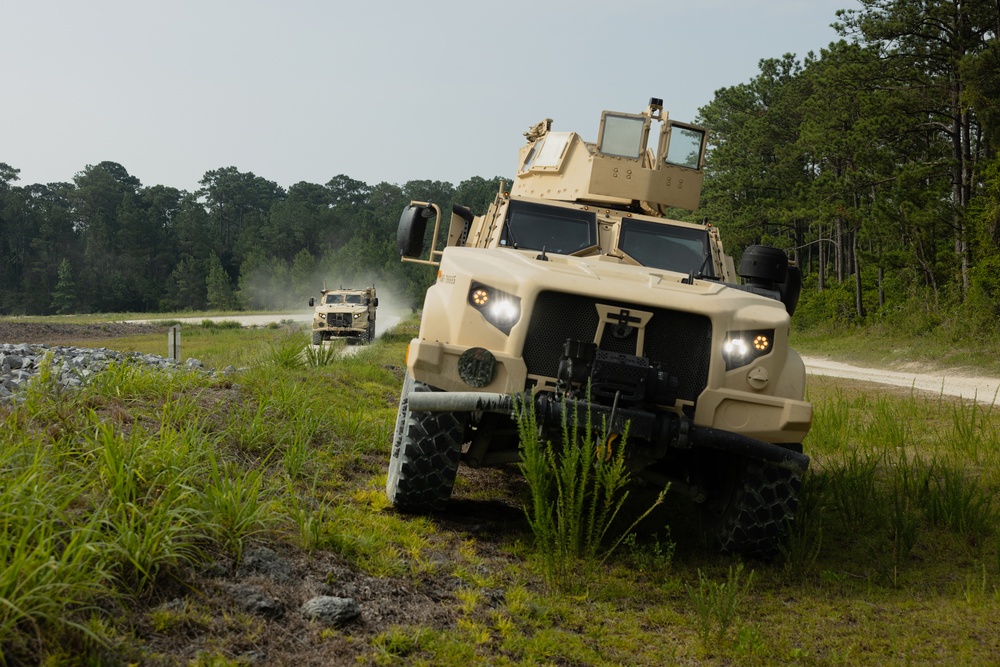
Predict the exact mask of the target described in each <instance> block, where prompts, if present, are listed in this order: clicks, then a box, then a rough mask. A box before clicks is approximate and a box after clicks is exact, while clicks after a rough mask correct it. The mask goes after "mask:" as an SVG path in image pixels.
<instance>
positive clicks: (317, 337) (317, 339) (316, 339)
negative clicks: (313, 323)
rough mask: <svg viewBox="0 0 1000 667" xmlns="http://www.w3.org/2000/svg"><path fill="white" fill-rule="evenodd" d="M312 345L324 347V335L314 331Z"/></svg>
mask: <svg viewBox="0 0 1000 667" xmlns="http://www.w3.org/2000/svg"><path fill="white" fill-rule="evenodd" d="M312 344H313V345H322V344H323V334H322V333H320V332H319V331H313V338H312Z"/></svg>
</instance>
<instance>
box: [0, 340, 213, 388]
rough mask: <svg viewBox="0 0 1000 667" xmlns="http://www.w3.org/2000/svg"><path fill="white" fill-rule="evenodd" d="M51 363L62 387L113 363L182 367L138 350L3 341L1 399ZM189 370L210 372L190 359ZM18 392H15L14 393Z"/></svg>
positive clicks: (84, 380)
mask: <svg viewBox="0 0 1000 667" xmlns="http://www.w3.org/2000/svg"><path fill="white" fill-rule="evenodd" d="M46 359H47V361H46V362H45V363H47V364H49V368H51V370H52V378H53V381H55V382H57V383H58V384H59V385H61V386H62V387H63V388H77V387H82V386H84V385H85V384H87V382H88V381H89V380H90V379H91V378H92V377H93V376H94V374H95V373H99V372H101V371H104V370H105V369H106V368H107V366H108V364H110V363H132V364H139V365H142V366H146V367H147V368H153V369H160V370H164V371H167V372H173V371H175V370H180V369H181V366H179V365H178V364H177V362H175V361H173V360H171V359H167V358H165V357H160V356H157V355H155V354H145V355H143V354H139V353H138V352H117V351H114V350H109V349H107V348H104V347H102V348H97V349H91V348H81V347H65V346H55V347H52V348H50V347H49V346H47V345H29V344H28V343H19V344H16V345H14V344H11V343H2V344H0V387H3V388H5V389H6V390H7V391H6V392H3V393H0V401H4V402H11V401H13V400H15V398H16V394H17V392H19V391H20V390H23V389H24V388H25V387H26V386H27V385H28V382H29V381H30V380H31V379H32V378H34V377H35V376H37V375H38V373H39V366H40V365H41V364H42V363H43V360H46ZM184 368H185V369H186V370H188V371H191V372H205V373H207V372H210V371H208V370H205V369H204V364H202V363H201V362H200V361H198V360H197V359H189V360H188V363H187V365H186V367H184ZM12 393H13V394H15V395H12Z"/></svg>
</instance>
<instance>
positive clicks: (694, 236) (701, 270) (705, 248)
mask: <svg viewBox="0 0 1000 667" xmlns="http://www.w3.org/2000/svg"><path fill="white" fill-rule="evenodd" d="M618 248H619V249H620V250H622V251H623V252H625V253H626V254H628V255H629V256H630V257H631V258H632V259H634V260H635V261H637V262H639V263H640V264H642V265H643V266H651V267H654V268H657V269H666V270H667V271H677V272H679V273H694V274H695V275H696V276H700V277H703V278H714V277H715V270H714V269H713V267H712V254H711V247H710V246H709V243H708V232H707V231H706V230H703V229H691V228H688V227H679V226H676V225H668V224H659V223H655V222H646V221H643V220H635V219H625V220H622V231H621V235H620V236H619V238H618Z"/></svg>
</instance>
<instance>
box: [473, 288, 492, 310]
mask: <svg viewBox="0 0 1000 667" xmlns="http://www.w3.org/2000/svg"><path fill="white" fill-rule="evenodd" d="M489 300H490V293H489V291H487V290H484V289H483V288H481V287H480V288H479V289H476V290H474V291H473V292H472V303H474V304H475V305H477V306H485V305H486V303H487V302H488V301H489Z"/></svg>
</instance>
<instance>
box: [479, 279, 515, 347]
mask: <svg viewBox="0 0 1000 667" xmlns="http://www.w3.org/2000/svg"><path fill="white" fill-rule="evenodd" d="M469 305H470V306H472V307H473V308H475V309H476V310H478V311H479V312H480V313H482V315H483V317H485V318H486V321H487V322H489V323H490V324H492V325H493V326H495V327H496V328H497V329H499V330H500V331H502V332H504V333H505V334H509V333H510V330H511V327H513V326H514V325H515V324H517V321H518V320H519V319H520V318H521V298H520V297H517V296H514V295H513V294H508V293H507V292H504V291H501V290H498V289H496V288H495V287H490V286H489V285H483V284H482V283H476V282H474V283H472V286H471V287H470V288H469Z"/></svg>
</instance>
